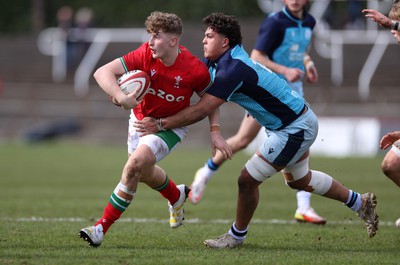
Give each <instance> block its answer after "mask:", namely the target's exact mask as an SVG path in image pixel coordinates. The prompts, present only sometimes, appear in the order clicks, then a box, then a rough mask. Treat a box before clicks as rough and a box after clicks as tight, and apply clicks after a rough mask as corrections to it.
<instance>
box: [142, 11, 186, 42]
mask: <svg viewBox="0 0 400 265" xmlns="http://www.w3.org/2000/svg"><path fill="white" fill-rule="evenodd" d="M144 24H145V26H146V30H147V32H148V33H158V32H160V31H162V32H164V33H173V34H176V35H178V36H181V35H182V31H183V24H182V20H181V19H180V18H179V17H178V16H177V15H175V14H172V13H165V12H160V11H154V12H152V13H151V14H150V16H148V17H147V19H146V21H145V23H144Z"/></svg>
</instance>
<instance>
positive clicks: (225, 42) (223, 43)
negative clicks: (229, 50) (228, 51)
mask: <svg viewBox="0 0 400 265" xmlns="http://www.w3.org/2000/svg"><path fill="white" fill-rule="evenodd" d="M228 46H229V39H228V38H224V40H223V41H222V47H224V48H226V47H228Z"/></svg>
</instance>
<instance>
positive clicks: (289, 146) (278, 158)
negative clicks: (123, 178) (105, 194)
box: [135, 13, 379, 248]
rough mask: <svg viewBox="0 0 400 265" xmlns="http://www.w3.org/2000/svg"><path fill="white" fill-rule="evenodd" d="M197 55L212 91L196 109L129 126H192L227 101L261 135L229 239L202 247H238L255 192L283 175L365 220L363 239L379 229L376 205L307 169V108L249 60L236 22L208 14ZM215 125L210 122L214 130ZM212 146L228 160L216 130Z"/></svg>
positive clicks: (314, 126) (314, 130)
mask: <svg viewBox="0 0 400 265" xmlns="http://www.w3.org/2000/svg"><path fill="white" fill-rule="evenodd" d="M203 24H204V25H205V35H204V39H203V50H204V57H205V58H206V59H205V63H206V65H207V66H208V68H209V72H210V74H211V78H212V80H213V84H212V85H211V87H210V88H209V89H208V90H207V92H206V93H205V94H204V95H203V96H202V98H201V99H200V101H199V102H197V103H196V104H193V105H191V106H190V107H187V108H185V109H183V110H181V111H180V112H178V113H176V114H174V115H172V116H168V117H163V118H158V119H155V118H152V117H146V118H144V119H143V120H141V121H137V122H136V124H135V127H136V130H137V131H138V132H139V133H142V134H149V133H155V132H158V131H163V130H168V129H172V128H176V127H181V126H185V125H190V124H193V123H195V122H198V121H200V120H202V119H204V118H205V117H207V116H208V115H210V114H211V113H212V112H214V111H216V110H217V109H218V108H219V106H221V105H222V104H224V103H225V102H227V101H230V102H234V103H237V104H238V105H240V106H242V107H243V108H244V109H245V110H246V111H247V112H248V113H249V114H250V115H251V116H253V117H254V118H255V119H256V120H257V122H258V123H260V124H261V125H262V126H263V127H265V129H266V131H267V134H268V140H267V141H265V142H264V143H263V144H262V145H261V146H260V148H259V150H258V151H257V152H256V153H255V154H254V155H253V156H252V157H251V158H250V159H249V160H248V161H247V163H246V164H245V166H244V167H243V169H242V171H241V172H240V175H239V177H238V186H239V194H238V201H237V208H236V220H235V222H234V223H233V224H232V226H231V228H230V229H229V230H228V232H227V233H226V234H224V235H222V236H220V237H217V238H216V239H207V240H205V241H204V244H205V245H206V246H207V247H210V248H233V247H237V246H240V245H242V244H243V242H244V239H245V238H246V234H247V231H248V225H249V223H250V221H251V219H252V217H253V214H254V212H255V210H256V208H257V205H258V201H259V189H258V186H259V185H260V184H262V183H263V182H264V181H265V180H267V179H268V178H269V177H271V176H272V175H274V174H276V173H277V172H279V171H282V173H283V175H284V177H285V180H286V182H287V184H288V186H290V187H291V188H293V189H301V190H306V191H309V192H312V193H315V194H319V195H322V196H324V197H327V198H330V199H334V200H337V201H340V202H343V203H344V204H345V205H347V206H348V207H349V208H350V209H351V210H353V211H354V212H355V213H356V214H357V215H358V216H359V217H360V218H361V219H362V220H364V222H365V225H366V228H367V233H368V235H369V237H373V236H374V235H375V234H376V230H377V229H378V222H379V220H378V215H377V213H376V210H375V207H376V203H377V201H376V197H375V195H374V194H373V193H370V192H368V193H365V194H362V195H361V194H360V193H357V192H355V191H352V190H349V189H348V188H346V187H345V186H344V185H342V184H341V183H339V182H338V181H336V180H335V179H333V178H332V177H331V176H329V175H327V174H326V173H323V172H320V171H316V170H310V169H309V148H310V147H311V145H312V144H313V142H314V141H315V139H316V137H317V134H318V120H317V117H316V116H315V114H314V112H313V111H312V109H311V108H310V106H309V105H308V103H307V102H306V101H305V100H304V99H303V98H302V97H301V96H300V95H299V94H298V93H297V92H296V91H294V90H293V89H292V88H291V87H290V86H289V85H288V84H287V82H286V81H285V80H283V79H282V78H280V77H279V76H278V75H277V74H275V73H273V72H272V71H271V70H269V69H267V68H266V67H264V66H262V65H261V64H259V63H257V62H255V61H254V60H252V59H250V57H249V55H248V54H247V53H246V51H245V50H244V49H243V47H242V45H241V44H242V35H241V31H240V25H239V22H238V20H237V19H236V18H235V17H234V16H229V15H225V14H222V13H212V14H210V15H209V16H207V17H205V18H204V19H203ZM216 120H217V119H213V122H215V121H216ZM210 132H211V133H210V135H211V144H212V147H213V149H214V148H218V149H219V150H220V151H221V152H222V153H223V154H224V155H225V156H226V157H229V156H230V155H231V154H230V153H229V152H228V149H227V148H226V146H227V143H226V142H225V140H224V138H223V137H222V135H221V133H220V126H219V125H218V124H210Z"/></svg>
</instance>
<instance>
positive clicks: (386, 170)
mask: <svg viewBox="0 0 400 265" xmlns="http://www.w3.org/2000/svg"><path fill="white" fill-rule="evenodd" d="M381 169H382V172H383V174H385V176H387V177H390V176H391V175H392V172H393V169H392V166H391V163H389V162H388V161H387V160H386V159H384V160H383V161H382V164H381Z"/></svg>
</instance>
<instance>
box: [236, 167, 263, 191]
mask: <svg viewBox="0 0 400 265" xmlns="http://www.w3.org/2000/svg"><path fill="white" fill-rule="evenodd" d="M260 184H261V182H259V181H257V180H255V179H254V178H253V177H252V176H251V175H250V174H249V172H248V171H247V169H246V167H244V168H243V169H242V171H241V172H240V176H239V178H238V186H239V190H242V191H243V190H251V189H254V188H256V187H257V186H258V185H260Z"/></svg>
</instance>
